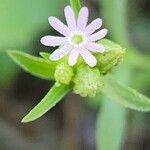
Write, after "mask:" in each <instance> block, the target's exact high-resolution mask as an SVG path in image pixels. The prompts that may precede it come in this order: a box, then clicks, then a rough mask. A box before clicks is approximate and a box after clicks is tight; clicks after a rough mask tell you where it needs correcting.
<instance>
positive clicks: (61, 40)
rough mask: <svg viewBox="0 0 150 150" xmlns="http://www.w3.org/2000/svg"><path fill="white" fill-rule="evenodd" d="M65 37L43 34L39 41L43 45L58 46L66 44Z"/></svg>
mask: <svg viewBox="0 0 150 150" xmlns="http://www.w3.org/2000/svg"><path fill="white" fill-rule="evenodd" d="M66 41H67V40H66V38H65V37H58V36H49V35H47V36H44V37H42V38H41V43H42V44H43V45H45V46H54V47H55V46H59V45H65V44H66Z"/></svg>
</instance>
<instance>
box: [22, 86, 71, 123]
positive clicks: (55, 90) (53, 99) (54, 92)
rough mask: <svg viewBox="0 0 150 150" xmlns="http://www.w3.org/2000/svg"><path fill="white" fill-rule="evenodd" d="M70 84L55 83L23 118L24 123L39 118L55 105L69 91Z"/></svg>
mask: <svg viewBox="0 0 150 150" xmlns="http://www.w3.org/2000/svg"><path fill="white" fill-rule="evenodd" d="M70 90H71V87H70V86H67V85H59V86H58V85H57V84H55V85H54V86H53V87H52V89H51V90H50V91H49V92H48V93H47V95H46V96H45V97H44V98H43V99H42V100H41V102H40V103H39V104H38V105H37V106H35V107H34V108H33V109H32V110H31V111H30V112H29V113H28V114H27V115H26V116H25V117H24V118H23V119H22V122H23V123H27V122H30V121H33V120H36V119H38V118H39V117H41V116H42V115H43V114H45V113H46V112H47V111H48V110H50V109H51V108H52V107H54V106H55V105H56V104H57V103H58V102H59V101H60V100H61V99H62V98H63V97H64V96H65V95H66V94H67V93H68V92H69V91H70Z"/></svg>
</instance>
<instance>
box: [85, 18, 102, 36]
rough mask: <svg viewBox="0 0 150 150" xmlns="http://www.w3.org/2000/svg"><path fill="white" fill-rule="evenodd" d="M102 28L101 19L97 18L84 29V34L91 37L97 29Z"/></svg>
mask: <svg viewBox="0 0 150 150" xmlns="http://www.w3.org/2000/svg"><path fill="white" fill-rule="evenodd" d="M101 26H102V19H100V18H97V19H95V20H93V21H92V22H91V23H90V24H89V25H88V26H87V27H86V33H87V35H91V34H92V33H94V32H95V31H96V30H97V29H99V28H100V27H101Z"/></svg>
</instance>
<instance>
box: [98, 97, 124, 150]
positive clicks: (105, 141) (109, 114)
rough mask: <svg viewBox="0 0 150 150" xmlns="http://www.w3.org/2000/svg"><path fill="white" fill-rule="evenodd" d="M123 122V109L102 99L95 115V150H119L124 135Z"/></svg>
mask: <svg viewBox="0 0 150 150" xmlns="http://www.w3.org/2000/svg"><path fill="white" fill-rule="evenodd" d="M125 122H126V110H125V108H124V107H122V106H121V105H119V104H117V103H114V102H113V101H109V100H108V99H107V98H106V97H104V99H103V103H102V107H101V109H100V111H99V113H98V115H97V123H96V140H97V142H96V144H97V150H120V149H121V143H122V141H123V138H124V133H125Z"/></svg>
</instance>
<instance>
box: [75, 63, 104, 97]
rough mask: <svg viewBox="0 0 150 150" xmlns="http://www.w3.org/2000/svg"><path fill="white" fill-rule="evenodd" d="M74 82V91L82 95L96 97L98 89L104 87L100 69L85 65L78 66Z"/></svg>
mask: <svg viewBox="0 0 150 150" xmlns="http://www.w3.org/2000/svg"><path fill="white" fill-rule="evenodd" d="M73 82H74V88H73V91H74V93H76V94H79V95H80V96H82V97H86V96H89V97H94V96H95V95H96V93H97V91H98V90H100V89H101V88H102V87H103V82H102V80H101V76H100V72H99V70H98V69H97V68H90V67H89V66H85V65H84V66H80V67H79V68H77V72H76V75H75V78H74V80H73Z"/></svg>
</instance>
